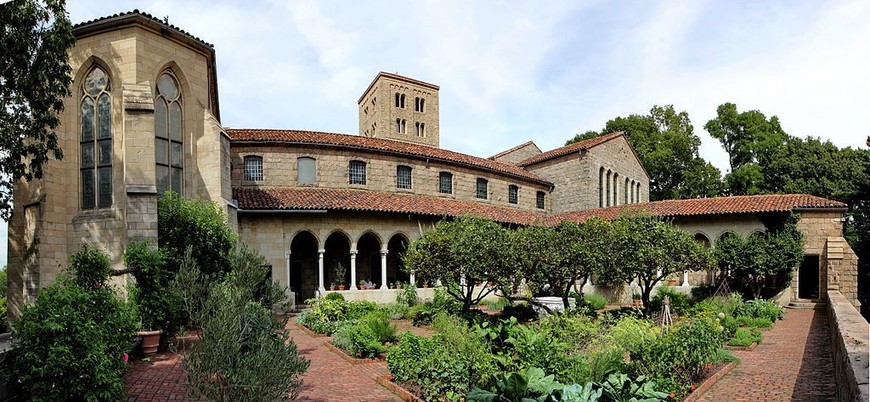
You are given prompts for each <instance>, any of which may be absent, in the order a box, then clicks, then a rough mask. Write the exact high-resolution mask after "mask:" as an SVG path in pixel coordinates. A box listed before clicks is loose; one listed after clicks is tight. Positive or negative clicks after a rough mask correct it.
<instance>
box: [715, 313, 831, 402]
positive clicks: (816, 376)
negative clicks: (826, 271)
mask: <svg viewBox="0 0 870 402" xmlns="http://www.w3.org/2000/svg"><path fill="white" fill-rule="evenodd" d="M734 354H735V355H736V356H737V357H738V358H740V364H738V365H737V366H736V367H735V368H734V369H733V370H731V372H729V373H728V374H726V375H725V376H724V377H722V378H721V379H720V380H719V382H717V383H716V384H715V385H714V386H713V387H712V388H711V389H710V390H709V391H707V392H706V393H705V394H704V395H703V396H702V397H701V398H700V399H699V400H700V401H709V402H713V401H715V402H720V401H836V400H837V384H836V382H835V379H834V362H833V360H832V356H833V350H832V347H831V338H830V333H829V328H828V322H827V320H826V314H825V310H786V313H785V318H784V319H783V320H782V321H777V322H776V324H775V325H774V327H773V329H771V330H769V331H765V332H764V340H763V341H762V343H761V345H758V347H756V348H755V350H752V351H739V352H735V353H734Z"/></svg>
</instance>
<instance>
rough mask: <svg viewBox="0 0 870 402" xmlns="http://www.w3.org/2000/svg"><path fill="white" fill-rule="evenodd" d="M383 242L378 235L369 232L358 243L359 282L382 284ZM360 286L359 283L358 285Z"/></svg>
mask: <svg viewBox="0 0 870 402" xmlns="http://www.w3.org/2000/svg"><path fill="white" fill-rule="evenodd" d="M381 244H383V242H382V241H381V238H380V236H378V235H377V233H375V232H373V231H371V230H367V231H365V233H363V234H362V235H361V236H360V237H359V239H358V240H357V243H356V251H357V253H356V279H357V282H360V281H366V282H371V283H376V284H377V285H378V286H380V285H382V283H379V282H381V249H382V248H383V247H382V246H381ZM357 285H359V283H357Z"/></svg>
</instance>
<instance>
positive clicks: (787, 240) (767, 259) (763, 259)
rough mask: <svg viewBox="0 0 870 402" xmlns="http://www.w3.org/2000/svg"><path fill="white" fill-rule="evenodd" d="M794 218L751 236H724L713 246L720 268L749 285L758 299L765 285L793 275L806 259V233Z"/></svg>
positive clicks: (736, 279) (733, 278)
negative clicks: (804, 238) (775, 279)
mask: <svg viewBox="0 0 870 402" xmlns="http://www.w3.org/2000/svg"><path fill="white" fill-rule="evenodd" d="M795 220H796V219H794V218H792V219H790V220H789V221H788V222H786V224H785V225H783V226H782V227H781V228H775V229H772V230H767V231H765V232H764V233H754V234H752V235H749V236H748V237H741V236H740V235H737V234H730V235H728V236H724V237H723V238H722V239H720V240H719V241H718V242H716V247H715V248H714V249H713V255H714V256H715V258H716V261H717V263H718V265H719V269H720V270H722V271H723V272H725V273H726V275H727V276H728V277H730V278H731V279H732V280H735V281H738V282H740V283H741V284H743V285H745V286H746V287H747V288H749V289H750V290H751V292H752V296H753V298H755V299H758V298H760V297H761V291H762V290H763V289H764V286H765V284H766V283H767V282H768V281H769V280H771V279H773V278H776V277H781V276H785V277H786V278H790V275H791V272H792V270H793V269H794V268H795V267H796V266H797V265H798V264H799V263H800V262H801V260H802V259H803V254H804V249H803V234H801V232H800V231H799V230H798V229H797V227H796V225H795V223H794V222H795Z"/></svg>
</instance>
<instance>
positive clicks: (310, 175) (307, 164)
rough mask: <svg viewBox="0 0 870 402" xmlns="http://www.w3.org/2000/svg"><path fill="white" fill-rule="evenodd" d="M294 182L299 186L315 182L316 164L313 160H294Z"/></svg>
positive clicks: (304, 158)
mask: <svg viewBox="0 0 870 402" xmlns="http://www.w3.org/2000/svg"><path fill="white" fill-rule="evenodd" d="M296 182H297V183H299V184H314V183H316V182H317V162H316V161H315V160H314V158H309V157H302V158H299V159H297V160H296Z"/></svg>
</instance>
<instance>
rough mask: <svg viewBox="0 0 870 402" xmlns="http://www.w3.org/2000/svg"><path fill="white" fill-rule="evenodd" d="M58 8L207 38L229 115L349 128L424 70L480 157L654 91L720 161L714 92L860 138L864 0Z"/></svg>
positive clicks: (860, 143)
mask: <svg viewBox="0 0 870 402" xmlns="http://www.w3.org/2000/svg"><path fill="white" fill-rule="evenodd" d="M67 9H68V11H69V13H70V19H71V21H72V22H73V23H74V24H75V23H79V22H84V21H88V20H92V19H95V18H100V17H104V16H108V15H111V14H115V13H119V12H124V11H131V10H133V9H139V10H140V11H143V12H147V13H149V14H152V15H154V16H155V17H158V18H163V17H164V16H168V18H169V22H170V23H171V24H173V25H176V26H178V27H180V28H181V29H183V30H185V31H187V32H189V33H191V34H192V35H194V36H196V37H199V38H201V39H202V40H204V41H206V42H208V43H211V44H213V45H214V47H215V51H216V54H217V73H218V86H219V95H220V105H221V121H222V123H223V125H224V126H227V127H234V128H285V129H305V130H316V131H327V132H338V133H347V134H357V132H358V124H357V105H356V101H357V99H358V98H359V96H360V95H361V94H362V92H363V91H364V90H365V89H366V87H367V86H368V84H369V83H370V82H371V80H372V79H373V78H374V77H375V75H376V74H377V73H378V71H386V72H391V73H398V74H401V75H405V76H408V77H412V78H415V79H419V80H422V81H426V82H430V83H433V84H436V85H439V86H440V87H441V90H440V112H441V114H440V125H441V133H440V134H441V147H442V148H446V149H450V150H454V151H458V152H462V153H467V154H471V155H475V156H481V157H488V156H491V155H493V154H496V153H498V152H500V151H502V150H504V149H507V148H510V147H512V146H514V145H517V144H520V143H523V142H525V141H528V140H533V141H535V143H536V144H537V145H538V146H539V147H540V148H541V149H543V150H548V149H552V148H556V147H559V146H561V145H563V144H564V143H565V141H566V140H567V139H569V138H571V137H573V136H574V134H577V133H582V132H585V131H587V130H600V129H601V128H603V127H604V124H605V123H606V122H607V121H608V120H610V119H612V118H614V117H617V116H628V115H631V114H646V113H648V112H649V110H650V108H651V107H652V106H653V105H667V104H673V105H674V107H675V108H676V109H677V110H678V111H686V112H688V114H689V117H690V118H691V120H692V123H693V125H694V127H695V131H694V132H695V134H696V135H698V136H699V137H700V138H701V148H700V154H701V156H702V157H704V158H705V159H707V160H708V161H710V162H711V163H713V164H714V165H715V166H717V167H718V168H719V169H720V170H722V172H723V174H724V173H726V172H727V170H728V159H727V154H726V153H725V152H724V151H723V150H722V147H721V145H720V144H719V142H718V141H717V140H715V139H713V138H711V137H710V136H709V134H708V133H707V132H706V131H705V130H704V128H703V126H704V124H705V123H706V122H707V121H709V120H710V119H712V118H714V117H715V115H716V107H717V106H718V105H720V104H722V103H725V102H732V103H735V104H736V105H737V108H738V110H740V111H745V110H760V111H761V112H763V113H764V114H765V115H767V116H768V117H770V116H774V115H775V116H778V117H779V119H780V121H781V123H782V126H783V128H784V129H785V131H786V132H788V133H789V134H791V135H794V136H798V137H806V136H814V137H821V138H822V139H828V140H830V141H831V142H833V143H834V144H835V145H837V146H840V147H846V146H851V147H860V148H864V149H866V145H865V140H866V138H867V136H868V135H870V45H868V44H870V24H868V23H867V22H866V21H868V20H870V2H867V1H825V2H817V1H764V2H748V1H673V2H668V1H655V2H651V1H619V2H614V1H556V0H553V1H467V0H464V1H460V0H432V1H407V0H405V1H367V0H353V1H328V0H327V1H184V0H174V1H165V0H153V1H147V2H146V1H127V0H118V1H102V0H87V1H85V0H68V3H67ZM0 230H2V232H0V233H3V234H4V235H5V233H6V230H5V229H0ZM0 244H2V246H3V247H5V246H6V242H5V241H2V242H0ZM0 255H2V257H3V258H4V260H5V256H6V253H5V252H3V253H2V254H0ZM3 263H4V264H5V261H3Z"/></svg>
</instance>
